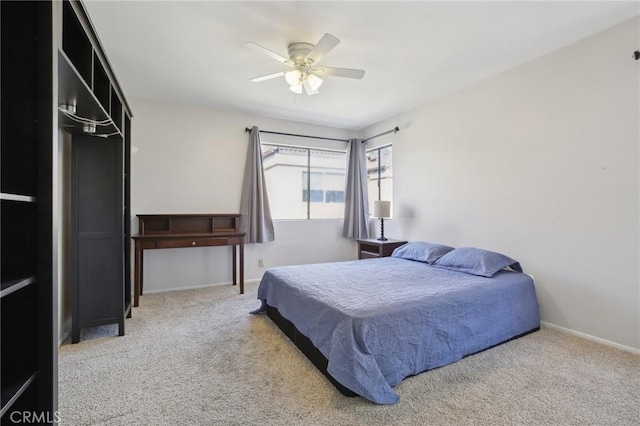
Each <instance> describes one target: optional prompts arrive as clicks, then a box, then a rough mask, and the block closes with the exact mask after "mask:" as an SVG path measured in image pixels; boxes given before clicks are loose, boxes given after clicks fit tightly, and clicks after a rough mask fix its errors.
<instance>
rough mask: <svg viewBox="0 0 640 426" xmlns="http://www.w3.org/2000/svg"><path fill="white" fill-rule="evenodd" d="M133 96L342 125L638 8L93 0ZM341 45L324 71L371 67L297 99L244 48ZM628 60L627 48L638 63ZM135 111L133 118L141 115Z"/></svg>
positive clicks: (561, 42) (507, 64)
mask: <svg viewBox="0 0 640 426" xmlns="http://www.w3.org/2000/svg"><path fill="white" fill-rule="evenodd" d="M85 5H86V8H87V10H88V12H89V15H90V17H91V19H92V21H93V23H94V25H95V27H96V31H97V33H98V35H99V37H100V40H101V42H102V44H103V46H104V48H105V50H106V52H107V56H108V57H109V60H110V62H111V65H112V67H113V69H114V71H115V73H116V75H117V77H118V80H119V82H120V84H121V86H122V87H123V90H124V92H125V94H126V96H127V98H129V99H131V98H139V99H151V100H159V101H170V102H177V103H184V104H190V105H196V106H206V107H212V108H223V109H231V110H240V111H247V112H251V113H255V114H259V115H265V116H269V117H275V118H282V119H288V120H294V121H302V122H308V123H313V124H320V125H327V126H332V127H340V128H346V129H353V130H359V129H361V128H363V127H366V126H368V125H371V124H373V123H376V122H379V121H381V120H383V119H386V118H389V117H392V116H394V115H396V114H398V113H401V112H403V111H406V110H408V109H411V108H414V107H417V106H419V105H422V104H425V103H427V102H428V101H430V100H433V99H436V98H439V97H442V96H445V95H447V94H449V93H451V92H452V91H455V90H458V89H460V88H463V87H465V86H469V85H471V84H473V83H476V82H478V81H481V80H484V79H486V78H488V77H491V76H493V75H495V74H498V73H501V72H503V71H505V70H508V69H510V68H513V67H515V66H517V65H520V64H522V63H524V62H527V61H530V60H532V59H534V58H536V57H539V56H541V55H543V54H545V53H548V52H551V51H553V50H556V49H559V48H562V47H564V46H567V45H570V44H572V43H574V42H576V41H578V40H580V39H583V38H585V37H587V36H589V35H592V34H595V33H597V32H599V31H602V30H604V29H606V28H609V27H611V26H613V25H615V24H617V23H619V22H622V21H624V20H627V19H630V18H632V17H634V16H636V15H638V14H639V12H640V3H639V2H637V1H625V2H611V1H585V2H563V1H553V2H541V1H536V2H515V1H512V2H506V1H502V2H483V1H473V2H457V1H456V2H452V1H448V2H447V1H441V2H428V1H422V2H416V1H414V2H404V1H387V2H369V1H343V2H327V1H296V2H267V1H254V2H240V1H224V2H213V1H209V2H206V1H201V2H183V1H165V2H156V1H107V2H102V1H91V0H89V1H85ZM325 32H328V33H331V34H333V35H335V36H336V37H338V38H339V39H340V40H341V43H340V44H339V45H338V46H337V47H336V48H335V49H334V50H333V51H331V52H330V53H329V54H328V55H327V56H326V57H325V58H324V59H323V60H322V62H321V64H322V65H326V66H335V67H344V68H360V69H364V70H366V74H365V76H364V78H363V79H362V80H352V79H346V78H338V77H325V78H324V84H323V85H322V87H320V93H319V94H317V95H314V96H303V97H302V98H300V95H298V96H297V97H295V98H294V95H293V93H292V92H290V91H289V89H288V85H287V84H286V82H285V81H284V78H278V79H274V80H269V81H265V82H261V83H252V82H249V79H250V78H252V77H256V76H260V75H264V74H268V73H273V72H278V71H281V70H283V69H284V68H285V66H284V65H282V64H279V63H278V62H276V61H274V60H273V59H271V58H269V57H267V56H265V55H262V54H260V52H257V51H255V50H253V49H250V48H248V47H245V46H244V45H243V44H244V43H245V42H247V41H253V42H256V43H258V44H260V45H262V46H264V47H267V48H269V49H271V50H273V51H275V52H277V53H279V54H281V55H283V56H287V46H288V44H290V43H292V42H296V41H303V42H309V43H313V44H315V43H316V42H317V40H319V39H320V37H322V35H323V34H324V33H325ZM631 54H632V52H629V55H631ZM133 112H134V114H135V110H134V111H133Z"/></svg>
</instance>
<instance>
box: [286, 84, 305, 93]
mask: <svg viewBox="0 0 640 426" xmlns="http://www.w3.org/2000/svg"><path fill="white" fill-rule="evenodd" d="M289 90H291V91H292V92H293V93H296V94H298V95H301V94H302V84H294V85H291V86H290V87H289Z"/></svg>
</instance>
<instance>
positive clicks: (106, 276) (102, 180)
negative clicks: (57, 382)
mask: <svg viewBox="0 0 640 426" xmlns="http://www.w3.org/2000/svg"><path fill="white" fill-rule="evenodd" d="M122 147H123V141H122V137H120V136H115V137H111V138H107V139H102V138H97V137H92V136H86V135H82V134H76V135H74V136H73V142H72V158H73V160H72V184H71V185H72V189H71V191H72V241H73V242H72V245H73V249H72V250H73V256H72V259H73V272H72V277H73V278H72V279H73V299H74V300H73V313H72V341H73V342H74V343H75V342H78V341H79V340H80V329H81V328H84V327H93V326H97V325H103V324H112V323H117V324H118V325H119V334H120V335H121V336H122V335H124V312H125V306H124V299H125V295H124V250H123V247H124V229H123V185H124V181H123V170H122V165H123V148H122Z"/></svg>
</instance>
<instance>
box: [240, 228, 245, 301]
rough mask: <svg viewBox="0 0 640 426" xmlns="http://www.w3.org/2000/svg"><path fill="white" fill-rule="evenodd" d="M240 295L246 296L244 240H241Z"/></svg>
mask: <svg viewBox="0 0 640 426" xmlns="http://www.w3.org/2000/svg"><path fill="white" fill-rule="evenodd" d="M240 294H244V239H242V240H240Z"/></svg>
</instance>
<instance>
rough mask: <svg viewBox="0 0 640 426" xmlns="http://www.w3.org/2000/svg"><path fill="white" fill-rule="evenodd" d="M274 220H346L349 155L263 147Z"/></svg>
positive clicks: (304, 149)
mask: <svg viewBox="0 0 640 426" xmlns="http://www.w3.org/2000/svg"><path fill="white" fill-rule="evenodd" d="M262 161H263V166H264V173H265V180H266V183H267V192H268V193H269V203H270V208H271V216H272V217H273V218H274V219H327V218H342V217H344V190H345V168H346V153H345V152H342V151H332V150H324V149H316V148H304V147H293V146H283V145H272V144H269V143H263V144H262Z"/></svg>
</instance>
